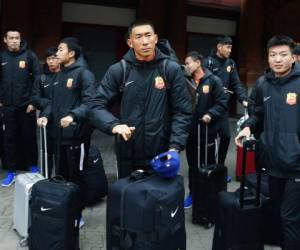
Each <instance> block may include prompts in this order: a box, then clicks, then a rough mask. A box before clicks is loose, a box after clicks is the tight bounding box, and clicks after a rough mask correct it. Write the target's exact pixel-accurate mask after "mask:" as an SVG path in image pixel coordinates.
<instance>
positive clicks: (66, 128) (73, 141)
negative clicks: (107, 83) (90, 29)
mask: <svg viewBox="0 0 300 250" xmlns="http://www.w3.org/2000/svg"><path fill="white" fill-rule="evenodd" d="M80 51H81V48H80V46H79V45H78V44H77V43H76V42H75V41H74V39H68V38H65V39H63V40H62V41H61V42H60V44H59V46H58V51H57V54H56V56H57V59H58V61H59V63H60V64H61V71H60V72H59V73H58V75H57V78H56V81H55V82H54V83H53V86H52V88H53V89H52V98H51V102H49V103H48V105H47V106H46V107H45V109H44V110H43V112H42V114H41V117H40V118H39V119H38V120H37V123H38V125H39V126H42V125H44V126H45V125H47V124H48V121H49V126H50V128H49V129H50V130H51V134H52V135H53V137H54V138H56V145H57V150H56V152H55V155H56V161H55V166H56V173H57V174H59V175H62V176H63V177H64V178H65V179H66V180H68V181H72V182H77V183H78V182H79V181H80V170H82V169H83V163H84V161H85V160H86V153H87V152H88V150H89V145H90V133H91V130H90V126H89V125H88V123H87V117H88V107H87V103H88V102H89V101H90V99H91V97H92V95H93V93H94V92H95V90H94V88H95V85H94V84H95V77H94V75H93V73H92V72H90V71H89V70H88V69H86V67H84V66H82V65H81V64H80V63H78V62H77V58H78V57H79V55H80Z"/></svg>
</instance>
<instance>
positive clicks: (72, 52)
mask: <svg viewBox="0 0 300 250" xmlns="http://www.w3.org/2000/svg"><path fill="white" fill-rule="evenodd" d="M69 56H70V57H74V58H75V51H74V50H70V51H69Z"/></svg>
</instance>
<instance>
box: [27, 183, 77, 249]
mask: <svg viewBox="0 0 300 250" xmlns="http://www.w3.org/2000/svg"><path fill="white" fill-rule="evenodd" d="M31 195H32V198H31V203H30V208H31V227H30V232H29V250H41V249H43V250H78V249H79V220H80V212H81V211H80V208H81V205H80V191H79V187H78V186H77V185H76V184H74V183H71V182H66V181H64V180H62V179H61V178H59V179H58V177H54V178H51V179H47V180H41V181H39V182H37V183H36V184H35V185H33V188H32V193H31Z"/></svg>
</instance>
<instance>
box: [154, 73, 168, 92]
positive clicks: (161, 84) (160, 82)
mask: <svg viewBox="0 0 300 250" xmlns="http://www.w3.org/2000/svg"><path fill="white" fill-rule="evenodd" d="M154 86H155V88H157V89H164V88H165V87H166V84H165V81H164V79H163V78H162V77H161V76H157V77H155V83H154Z"/></svg>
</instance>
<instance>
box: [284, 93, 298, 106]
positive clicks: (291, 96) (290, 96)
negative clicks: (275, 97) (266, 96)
mask: <svg viewBox="0 0 300 250" xmlns="http://www.w3.org/2000/svg"><path fill="white" fill-rule="evenodd" d="M286 103H287V104H289V105H295V104H297V94H296V93H287V94H286Z"/></svg>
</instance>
